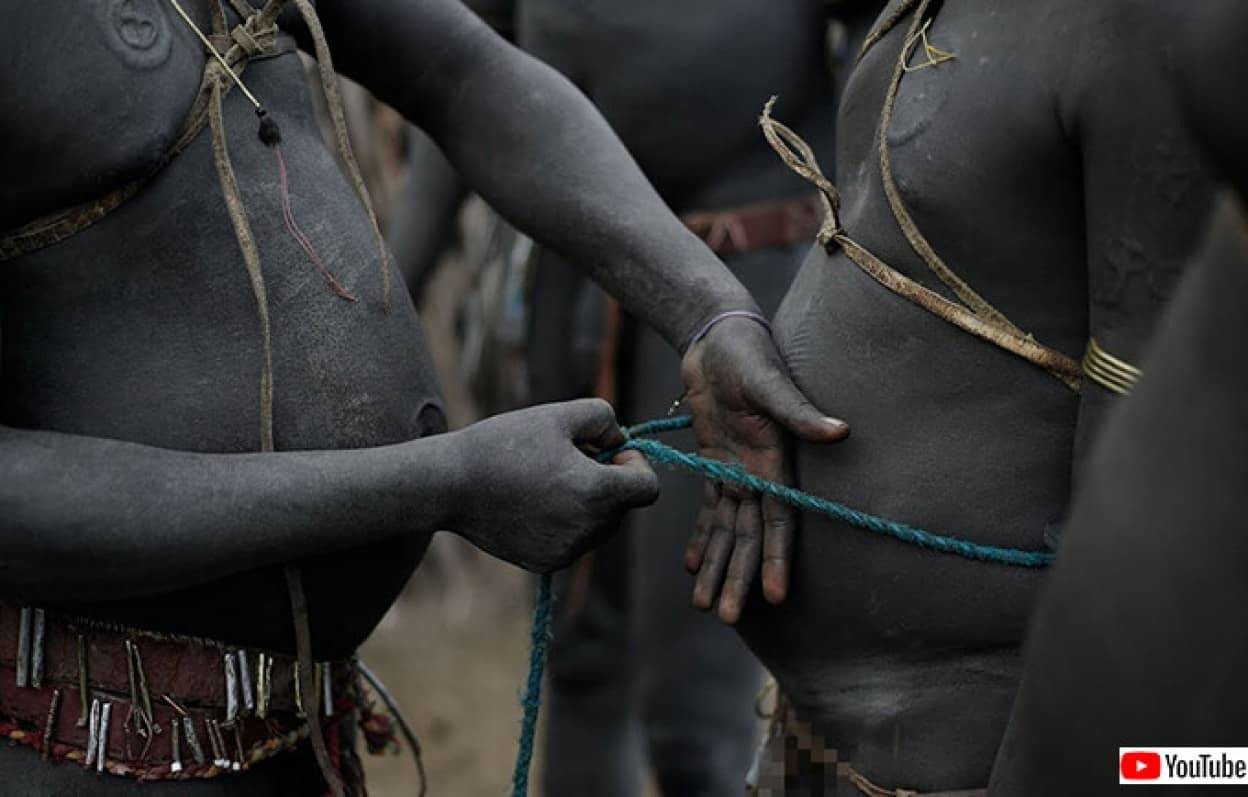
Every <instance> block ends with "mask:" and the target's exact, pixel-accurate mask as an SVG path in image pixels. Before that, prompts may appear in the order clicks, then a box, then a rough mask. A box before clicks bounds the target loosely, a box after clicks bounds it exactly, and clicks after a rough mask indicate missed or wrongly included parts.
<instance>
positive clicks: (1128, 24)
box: [1062, 0, 1213, 486]
mask: <svg viewBox="0 0 1248 797" xmlns="http://www.w3.org/2000/svg"><path fill="white" fill-rule="evenodd" d="M1080 13H1081V14H1083V15H1085V16H1086V19H1084V20H1082V28H1083V43H1082V45H1081V46H1080V47H1079V48H1078V55H1077V60H1076V62H1075V64H1074V65H1073V66H1072V67H1071V69H1070V73H1071V76H1072V77H1071V83H1070V84H1069V87H1068V89H1069V90H1068V93H1067V95H1066V98H1067V99H1066V102H1067V103H1068V105H1066V106H1065V107H1063V109H1062V111H1063V117H1064V118H1065V119H1066V120H1067V125H1068V127H1069V129H1070V130H1071V132H1072V134H1073V135H1074V136H1075V137H1076V139H1077V141H1078V145H1079V148H1080V155H1081V158H1082V167H1083V168H1082V171H1083V177H1084V213H1085V226H1086V246H1087V264H1088V266H1087V269H1088V299H1089V306H1088V332H1089V336H1090V337H1092V338H1095V339H1096V340H1097V342H1098V344H1099V345H1100V346H1101V347H1102V348H1103V349H1104V350H1106V351H1108V352H1109V353H1110V354H1112V355H1114V356H1116V357H1118V358H1120V359H1122V360H1125V361H1127V362H1130V363H1135V364H1137V365H1138V364H1139V360H1140V357H1141V354H1142V352H1143V351H1144V349H1145V347H1146V346H1147V344H1148V342H1149V340H1150V339H1151V337H1152V331H1153V328H1154V327H1155V325H1156V322H1157V319H1158V317H1159V315H1160V313H1161V310H1162V309H1163V308H1164V306H1165V305H1166V303H1167V302H1168V300H1169V298H1170V295H1171V293H1172V291H1173V288H1174V285H1175V284H1177V282H1178V280H1179V277H1180V276H1181V274H1182V271H1183V269H1184V267H1185V265H1186V262H1187V260H1188V258H1189V256H1190V255H1191V253H1192V251H1193V249H1194V246H1195V244H1196V243H1197V242H1198V240H1199V236H1200V233H1201V232H1202V229H1203V225H1204V221H1205V218H1206V216H1207V214H1208V212H1209V208H1210V202H1211V200H1212V196H1213V184H1212V180H1211V179H1210V177H1209V175H1208V173H1207V172H1206V170H1205V168H1204V165H1203V160H1202V158H1201V156H1200V154H1199V153H1198V152H1197V151H1196V145H1195V141H1194V140H1193V139H1192V137H1191V135H1190V133H1189V131H1188V129H1187V126H1186V122H1185V120H1184V118H1183V115H1182V111H1181V106H1180V104H1179V102H1178V99H1177V97H1176V95H1175V92H1174V86H1173V78H1174V69H1173V64H1172V62H1171V61H1169V60H1167V59H1165V58H1162V57H1161V56H1160V55H1159V54H1160V53H1161V52H1163V51H1164V49H1165V47H1166V46H1168V42H1169V41H1170V39H1171V37H1172V35H1173V31H1174V30H1175V29H1176V26H1177V25H1179V24H1180V20H1179V17H1178V16H1177V15H1176V14H1175V13H1173V9H1167V8H1166V7H1165V6H1162V5H1156V6H1154V5H1148V6H1145V5H1143V4H1134V3H1130V2H1121V0H1120V1H1119V2H1115V3H1113V4H1109V5H1106V6H1097V7H1091V6H1088V7H1085V8H1083V9H1081V11H1080ZM1140 53H1155V54H1158V55H1157V57H1147V58H1141V57H1140ZM1079 354H1082V352H1080V353H1079ZM1120 400H1121V397H1120V396H1119V395H1118V394H1116V393H1114V392H1112V391H1110V390H1107V389H1106V388H1105V387H1104V386H1102V385H1101V384H1098V383H1097V382H1095V381H1093V380H1091V379H1085V380H1084V384H1083V389H1082V391H1081V395H1080V406H1079V421H1078V432H1077V438H1076V442H1075V452H1074V457H1075V468H1074V472H1075V477H1076V486H1077V483H1078V480H1079V478H1080V476H1081V473H1082V470H1083V463H1084V462H1085V461H1086V458H1087V455H1088V453H1089V452H1090V451H1091V449H1092V446H1093V445H1094V441H1095V438H1096V436H1097V434H1098V433H1099V430H1100V428H1101V426H1102V424H1103V422H1104V420H1105V418H1106V415H1107V413H1108V412H1109V411H1110V410H1111V409H1112V408H1113V407H1114V406H1116V404H1117V403H1118V402H1119V401H1120Z"/></svg>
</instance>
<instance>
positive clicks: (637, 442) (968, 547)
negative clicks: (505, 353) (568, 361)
mask: <svg viewBox="0 0 1248 797" xmlns="http://www.w3.org/2000/svg"><path fill="white" fill-rule="evenodd" d="M692 425H693V419H692V418H690V417H689V416H688V415H680V416H677V417H674V418H660V419H658V420H654V421H648V422H647V423H641V424H638V425H636V426H631V427H629V428H628V429H626V430H625V431H624V434H625V436H626V437H627V438H628V439H627V440H625V442H624V444H623V445H621V446H620V447H619V448H615V449H612V450H611V451H604V452H602V453H601V454H599V455H598V457H597V459H598V460H599V461H600V462H607V461H609V460H610V459H611V458H612V457H614V456H615V455H616V454H618V453H620V452H621V451H628V450H631V451H640V452H641V453H642V454H644V455H645V456H646V458H647V459H649V460H650V461H651V462H654V463H658V464H664V465H674V466H678V467H682V468H685V469H687V470H691V471H693V472H694V473H700V474H701V475H702V476H704V477H706V478H707V479H710V480H711V481H715V482H719V483H721V484H724V483H732V484H738V485H741V486H742V487H745V488H746V489H748V490H750V491H752V492H755V493H759V494H762V495H770V496H772V497H773V498H777V499H779V500H781V501H784V502H785V503H787V504H791V505H792V506H795V507H797V508H799V509H805V510H807V511H810V512H817V513H819V514H821V515H826V516H827V517H830V518H833V519H835V520H839V521H841V522H843V523H848V524H850V525H851V526H857V527H858V528H860V529H864V530H866V531H870V532H874V533H876V534H882V535H885V536H888V537H892V538H893V539H896V540H900V541H901V542H904V543H909V544H910V545H916V546H918V547H920V548H926V549H927V550H930V551H938V552H940V553H948V554H954V555H956V556H961V557H963V558H966V559H972V560H975V561H980V562H993V563H996V564H1002V565H1011V566H1014V567H1045V566H1047V565H1048V564H1050V563H1051V562H1052V561H1053V554H1052V553H1050V552H1048V551H1026V550H1021V549H1018V548H1002V547H999V546H996V545H981V544H980V543H977V542H971V541H970V540H964V539H961V538H959V537H951V536H947V535H943V534H934V533H933V532H930V531H924V530H923V529H918V528H915V527H914V526H907V525H906V524H905V523H898V522H896V521H893V520H887V519H885V518H882V517H878V516H876V515H872V514H869V513H867V512H860V511H858V510H857V509H850V508H849V507H847V506H845V505H844V504H838V503H836V502H835V501H829V500H827V499H826V498H820V497H819V496H817V495H811V494H809V493H804V492H802V491H801V490H798V489H795V488H793V487H789V486H788V485H785V484H779V483H777V482H773V481H768V480H766V479H760V478H759V477H757V476H755V475H754V474H752V473H750V472H748V471H746V470H745V469H744V468H742V467H741V466H740V465H732V464H729V463H726V462H720V461H719V460H715V459H709V458H707V457H702V456H698V455H697V454H688V453H686V452H684V451H680V450H678V449H675V448H672V447H671V446H667V445H664V444H663V443H660V442H659V441H658V440H650V439H647V438H646V437H644V435H652V434H659V433H661V432H670V431H675V430H677V429H688V428H690V427H691V426H692ZM549 634H550V576H542V581H541V584H540V586H539V588H538V599H537V609H536V610H535V612H534V614H533V632H532V637H533V649H532V652H531V654H530V656H529V678H528V688H527V689H526V691H525V695H524V719H523V721H522V722H521V734H520V752H519V754H518V755H517V757H516V771H515V777H514V779H513V783H514V790H513V791H512V795H513V797H526V795H527V794H528V780H529V763H530V761H531V759H532V757H533V736H534V733H535V730H536V728H537V713H538V709H539V708H540V707H541V689H542V671H543V669H544V668H545V665H546V642H547V640H548V639H549Z"/></svg>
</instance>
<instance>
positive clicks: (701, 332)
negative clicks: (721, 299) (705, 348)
mask: <svg viewBox="0 0 1248 797" xmlns="http://www.w3.org/2000/svg"><path fill="white" fill-rule="evenodd" d="M732 319H741V320H744V321H749V322H751V323H754V324H758V325H759V326H761V327H762V328H763V329H764V330H765V331H766V332H767V334H768V336H770V335H771V322H770V321H768V320H767V317H766V316H764V315H763V314H762V313H759V312H757V311H755V310H724V311H722V312H719V313H716V314H715V315H713V316H711V317H710V318H708V319H707V320H706V321H704V322H703V323H702V326H700V327H698V328H697V329H696V330H695V331H694V333H693V335H692V336H691V337H690V338H689V342H688V343H687V344H685V347H684V349H683V351H684V352H685V353H688V351H689V350H690V349H692V348H693V347H694V346H696V345H697V344H698V343H700V342H701V341H702V340H704V339H705V338H706V336H707V335H709V334H711V331H712V330H713V329H715V328H716V327H718V326H719V325H720V324H721V323H723V322H724V321H729V320H732Z"/></svg>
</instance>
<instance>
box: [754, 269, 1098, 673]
mask: <svg viewBox="0 0 1248 797" xmlns="http://www.w3.org/2000/svg"><path fill="white" fill-rule="evenodd" d="M776 333H777V336H778V339H779V340H780V343H781V347H782V350H783V352H784V354H785V356H786V358H787V360H788V362H789V365H790V368H791V369H792V372H793V375H794V378H795V379H796V381H797V384H798V385H799V386H800V387H801V388H802V389H803V390H804V391H805V392H806V394H807V395H808V396H809V397H811V398H812V399H813V400H814V401H815V403H816V404H817V405H818V406H819V407H820V408H821V409H824V410H825V411H828V412H830V413H833V414H836V415H838V416H839V417H843V418H845V419H847V420H848V421H849V423H850V425H851V427H852V429H853V433H852V436H851V437H850V439H848V440H847V441H845V442H843V443H839V444H836V445H829V446H811V445H803V446H801V447H800V448H799V450H798V454H797V472H798V479H799V482H800V485H801V487H802V488H803V489H805V490H807V491H810V492H813V493H816V494H818V495H821V496H825V497H828V498H832V499H835V500H838V501H842V502H844V503H846V504H848V505H850V506H852V507H855V508H858V509H862V510H865V511H868V512H871V513H874V514H877V515H881V516H883V517H886V518H889V519H892V520H897V521H901V522H904V523H906V524H909V525H912V526H917V527H919V528H923V529H927V530H930V531H933V532H936V533H939V534H944V535H955V536H959V537H963V538H966V539H968V540H972V541H974V542H977V543H983V544H989V545H997V546H1007V547H1012V548H1024V549H1029V550H1041V549H1044V548H1045V545H1044V541H1043V537H1044V533H1045V530H1046V528H1048V527H1049V526H1051V525H1052V524H1055V523H1058V522H1059V521H1060V519H1061V517H1062V515H1063V513H1064V511H1065V508H1066V502H1067V493H1068V490H1069V468H1070V451H1071V439H1072V431H1073V427H1074V420H1075V411H1076V405H1077V401H1076V396H1075V395H1074V394H1073V393H1071V392H1070V391H1069V390H1068V389H1067V388H1066V387H1065V386H1064V385H1062V384H1061V383H1060V382H1058V381H1057V380H1056V379H1054V378H1053V377H1052V376H1050V375H1048V374H1046V373H1045V372H1043V371H1041V370H1039V369H1037V368H1035V367H1034V366H1032V365H1030V364H1029V363H1026V362H1024V361H1022V360H1020V359H1018V358H1017V357H1014V356H1013V355H1010V354H1007V353H1005V352H1003V351H1001V350H999V349H997V348H994V347H992V346H990V345H988V344H986V343H983V342H981V341H979V340H977V339H974V338H972V337H970V336H969V335H967V334H966V333H963V332H962V331H960V330H958V329H956V328H954V327H953V326H952V325H949V324H948V323H946V322H944V321H941V320H939V319H937V318H936V317H935V316H932V315H930V314H928V313H926V312H925V311H922V310H920V309H919V308H918V307H917V306H915V305H913V304H911V303H910V302H909V301H907V300H905V299H903V298H901V297H898V296H896V295H894V294H892V293H890V292H888V291H887V290H886V289H884V288H883V287H881V286H880V285H878V284H877V283H876V282H874V281H873V280H872V279H871V278H870V277H869V276H867V275H866V274H865V273H863V272H862V271H860V270H859V269H858V268H857V267H856V266H855V265H853V264H852V263H851V262H850V261H849V260H848V259H846V258H844V257H843V256H841V255H837V256H835V257H829V256H827V255H825V254H824V253H823V252H822V251H821V250H819V249H815V250H813V251H812V253H811V255H810V257H809V259H808V260H807V262H806V264H805V265H804V267H803V269H802V271H801V273H800V274H799V276H798V278H797V280H796V281H795V283H794V285H793V287H792V289H791V290H790V292H789V295H788V296H787V297H786V299H785V301H784V303H783V305H782V306H781V309H780V311H779V313H778V315H777V317H776ZM1040 578H1041V572H1039V571H1036V570H1029V569H1023V568H1019V567H1012V566H1006V565H1000V564H990V563H985V562H977V561H970V560H967V559H962V558H959V557H957V556H953V555H948V554H941V553H933V552H930V551H926V550H920V549H918V548H916V547H914V546H912V545H907V544H905V543H902V542H899V541H897V540H894V539H890V538H885V537H882V536H879V535H876V534H873V533H869V532H866V531H862V530H859V529H857V528H854V527H850V526H848V525H846V524H844V523H839V522H836V521H833V520H829V519H827V518H824V517H820V516H817V515H813V514H810V513H805V514H804V515H803V517H802V524H801V530H800V535H799V539H798V545H797V550H796V554H795V570H794V574H793V583H792V589H791V592H790V595H789V598H788V600H787V601H786V602H785V604H784V605H783V606H782V607H780V608H778V609H772V608H769V607H764V606H762V605H761V604H760V605H755V606H752V607H751V613H750V616H748V617H747V622H746V623H745V625H744V627H743V631H744V633H745V634H746V636H747V640H748V641H749V642H750V644H751V645H752V646H753V647H754V648H755V650H756V651H757V652H759V653H760V655H762V656H763V658H764V659H765V660H767V663H768V664H769V665H771V666H773V668H775V669H778V670H781V671H792V670H793V669H794V668H798V669H800V668H803V667H804V666H805V665H816V664H818V663H819V662H828V661H835V660H849V659H855V658H862V657H865V656H874V655H886V656H894V655H901V656H910V655H914V656H915V657H919V658H922V657H926V656H929V655H931V654H932V653H934V652H938V651H969V650H977V649H988V648H1000V647H1008V646H1014V645H1016V644H1017V643H1018V641H1019V639H1020V637H1021V633H1022V629H1023V625H1024V622H1025V619H1026V617H1027V614H1028V611H1029V607H1030V605H1031V601H1032V599H1033V597H1034V594H1035V591H1036V588H1037V586H1038V585H1039V583H1040Z"/></svg>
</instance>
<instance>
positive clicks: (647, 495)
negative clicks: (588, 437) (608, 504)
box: [598, 451, 659, 509]
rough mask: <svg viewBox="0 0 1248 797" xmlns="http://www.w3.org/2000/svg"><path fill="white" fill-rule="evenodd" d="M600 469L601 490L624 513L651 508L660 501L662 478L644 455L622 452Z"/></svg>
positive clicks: (635, 452)
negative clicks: (644, 507)
mask: <svg viewBox="0 0 1248 797" xmlns="http://www.w3.org/2000/svg"><path fill="white" fill-rule="evenodd" d="M598 469H599V476H600V484H599V489H601V490H602V491H603V493H604V494H606V495H607V496H609V498H610V500H611V501H612V502H614V503H615V504H617V505H618V506H619V507H620V508H621V509H632V508H635V507H639V506H648V505H650V504H653V503H654V502H655V501H657V500H658V498H659V477H658V475H657V474H655V472H654V468H652V467H650V463H649V462H647V461H646V458H645V457H644V456H642V454H641V452H640V451H621V452H620V453H618V454H616V455H615V457H613V458H612V460H611V464H610V465H600V466H599V467H598Z"/></svg>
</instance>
